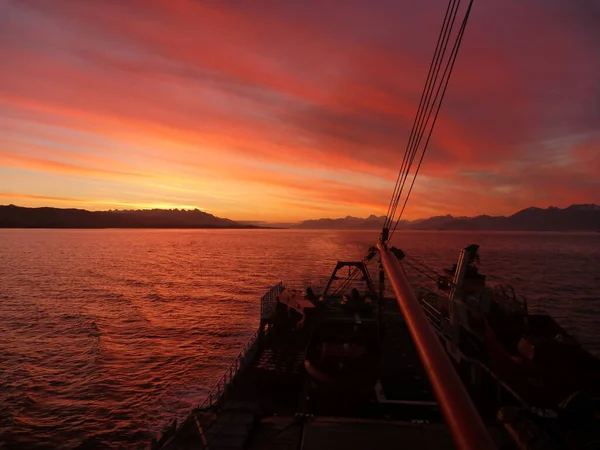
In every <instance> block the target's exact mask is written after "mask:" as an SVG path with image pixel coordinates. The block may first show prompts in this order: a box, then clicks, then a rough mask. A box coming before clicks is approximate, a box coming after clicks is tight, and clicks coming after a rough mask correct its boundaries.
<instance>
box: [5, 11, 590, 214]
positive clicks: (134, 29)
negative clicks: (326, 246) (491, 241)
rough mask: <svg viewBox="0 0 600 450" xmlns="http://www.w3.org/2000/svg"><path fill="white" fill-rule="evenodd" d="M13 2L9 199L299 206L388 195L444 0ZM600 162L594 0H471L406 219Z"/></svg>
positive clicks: (374, 206) (583, 184) (583, 199)
mask: <svg viewBox="0 0 600 450" xmlns="http://www.w3.org/2000/svg"><path fill="white" fill-rule="evenodd" d="M465 3H466V2H465ZM417 4H418V6H417ZM0 8H1V9H2V14H0V58H1V61H2V67H1V70H0V204H9V203H14V204H17V205H22V206H57V207H77V208H87V209H93V210H103V209H113V208H119V209H127V208H152V207H165V208H196V207H197V208H200V209H203V210H206V211H208V212H210V213H213V214H215V215H218V216H221V217H228V218H231V219H237V220H244V219H246V220H262V219H264V220H299V219H309V218H317V217H339V216H345V215H348V214H350V215H355V216H362V217H365V216H367V215H369V214H372V213H375V214H384V213H385V212H386V210H387V205H388V203H389V199H390V195H391V192H392V189H393V185H394V180H395V176H396V173H397V171H398V169H399V167H400V163H401V161H402V156H403V152H404V148H405V146H406V142H407V139H408V134H409V131H410V126H411V124H412V120H413V116H414V114H415V111H416V107H417V105H418V100H419V96H420V93H421V89H422V86H423V83H424V81H425V76H426V74H427V69H428V66H429V62H430V59H431V56H432V53H433V49H434V47H435V42H436V39H437V35H438V30H439V27H440V25H441V22H442V19H443V15H444V12H445V8H446V1H441V0H440V1H434V0H427V1H422V2H415V1H408V0H407V1H400V0H389V1H387V0H383V1H354V0H327V1H308V0H257V1H250V0H246V1H242V0H212V1H199V0H194V1H177V0H172V1H166V0H163V1H151V0H122V1H100V0H72V1H56V0H54V1H47V0H39V1H38V0H14V1H10V0H0ZM599 180H600V3H599V2H598V1H597V0H590V1H585V0H579V1H568V0H528V1H523V0H475V5H474V9H473V12H472V14H471V18H470V22H469V25H468V28H467V31H466V35H465V38H464V41H463V46H462V48H461V53H460V54H459V56H458V61H457V64H456V67H455V71H454V74H453V78H452V80H451V82H450V87H449V90H448V94H447V97H446V100H445V103H444V105H443V107H442V112H441V116H440V118H439V120H438V123H437V127H436V130H435V132H434V136H433V140H432V143H431V145H430V148H429V150H428V152H427V156H426V157H425V162H424V165H423V167H422V169H421V174H420V176H419V179H418V180H417V183H416V185H415V191H414V193H413V196H412V197H411V202H410V204H409V207H408V209H407V211H406V213H405V217H406V218H412V219H415V218H419V217H426V216H431V215H436V214H446V213H452V214H458V215H476V214H484V213H486V214H510V213H513V212H515V211H517V210H518V209H521V208H524V207H527V206H532V205H535V206H541V207H547V206H550V205H556V206H561V207H564V206H567V205H569V204H571V203H591V202H596V203H600V181H599Z"/></svg>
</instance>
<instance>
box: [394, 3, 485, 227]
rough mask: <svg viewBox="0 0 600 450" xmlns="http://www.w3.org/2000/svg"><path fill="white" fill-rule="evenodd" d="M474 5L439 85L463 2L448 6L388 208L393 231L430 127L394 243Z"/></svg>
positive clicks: (466, 15)
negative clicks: (413, 167)
mask: <svg viewBox="0 0 600 450" xmlns="http://www.w3.org/2000/svg"><path fill="white" fill-rule="evenodd" d="M472 4H473V0H471V1H470V2H469V5H468V7H467V11H466V13H465V16H464V18H463V21H462V24H461V26H460V29H459V31H458V34H457V36H456V38H455V41H454V44H453V46H452V50H451V51H450V56H449V57H448V59H447V61H446V64H445V68H444V71H443V74H442V76H441V80H440V81H439V83H438V76H439V73H440V70H441V66H442V63H443V61H444V58H445V54H446V50H447V46H448V42H449V40H450V36H451V34H452V30H453V28H454V23H455V20H456V15H457V11H458V9H459V7H460V0H458V1H457V0H450V1H449V3H448V8H447V10H446V15H445V17H444V22H443V26H442V29H441V31H440V35H439V36H438V43H437V46H436V51H435V53H434V57H433V60H432V63H431V65H430V69H429V73H428V77H427V80H426V83H425V86H424V89H423V92H422V95H421V100H420V102H419V108H418V110H417V114H416V117H415V120H414V122H413V128H412V130H411V133H410V136H409V142H408V144H407V148H406V150H405V154H404V158H403V161H402V165H401V168H400V171H399V173H398V177H397V180H396V185H395V187H394V191H393V193H392V198H391V200H390V205H389V207H388V214H387V216H386V220H385V224H384V228H389V227H390V226H391V224H392V223H393V222H394V219H396V217H395V216H396V212H397V209H398V206H399V204H400V200H401V197H402V193H403V191H404V188H405V186H406V182H407V179H408V176H409V175H410V171H411V168H412V165H413V162H414V159H415V157H416V156H417V153H418V152H419V147H420V145H421V141H422V138H423V136H424V135H425V132H426V130H427V128H428V127H429V132H428V133H427V137H426V139H425V143H424V146H423V148H422V149H421V155H420V158H419V161H418V164H417V168H416V170H415V172H414V174H413V178H412V181H411V184H410V186H409V189H408V191H407V193H406V196H405V199H404V203H403V205H402V208H401V210H400V214H399V215H398V217H397V219H396V223H395V225H394V228H393V229H392V232H391V234H390V236H389V238H390V239H391V237H392V236H393V233H394V231H395V230H396V229H397V227H398V225H399V223H400V219H401V218H402V214H403V213H404V210H405V208H406V205H407V203H408V199H409V197H410V194H411V193H412V189H413V186H414V182H415V180H416V177H417V174H418V172H419V169H420V167H421V164H422V162H423V158H424V156H425V152H426V150H427V147H428V144H429V141H430V139H431V135H432V133H433V128H434V127H435V123H436V121H437V117H438V114H439V111H440V108H441V105H442V102H443V99H444V96H445V93H446V90H447V87H448V83H449V81H450V76H451V74H452V71H453V69H454V63H455V61H456V57H457V55H458V50H459V48H460V45H461V42H462V38H463V35H464V31H465V28H466V24H467V21H468V18H469V15H470V12H471V7H472ZM436 85H437V89H435V87H436ZM434 90H435V95H434V96H433V97H432V95H433V92H434ZM440 94H441V95H440ZM438 98H439V101H438ZM436 105H437V108H436ZM434 109H435V114H434V115H433V121H432V122H431V124H430V120H431V116H432V113H433V111H434Z"/></svg>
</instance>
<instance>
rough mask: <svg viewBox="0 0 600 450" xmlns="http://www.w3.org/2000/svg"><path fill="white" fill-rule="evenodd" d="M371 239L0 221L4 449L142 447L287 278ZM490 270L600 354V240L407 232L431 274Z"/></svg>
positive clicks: (189, 402)
mask: <svg viewBox="0 0 600 450" xmlns="http://www.w3.org/2000/svg"><path fill="white" fill-rule="evenodd" d="M376 238H377V233H375V232H350V231H291V230H244V231H232V230H217V231H215V230H210V231H208V230H206V231H205V230H192V231H190V230H177V231H173V230H149V231H146V230H144V231H140V230H1V231H0V405H1V407H0V448H11V449H12V448H31V449H34V448H40V449H41V448H57V449H58V448H65V449H76V448H145V445H146V443H147V441H148V439H149V438H150V437H151V436H152V435H153V434H154V433H156V432H157V431H159V430H160V429H161V428H162V427H163V426H164V425H165V424H166V423H167V421H168V420H170V419H172V418H174V417H182V416H184V415H185V414H186V413H187V412H188V411H189V409H190V408H191V407H192V406H193V405H195V404H197V403H199V402H200V401H201V400H202V399H203V398H204V395H205V394H206V392H207V391H208V390H209V389H210V388H211V387H212V385H213V383H214V382H216V380H217V379H218V378H219V376H220V375H221V372H222V371H223V370H224V369H225V367H227V365H228V362H229V361H230V359H231V358H232V357H233V356H235V355H236V354H237V352H238V350H239V347H240V345H241V344H242V343H244V342H245V341H246V339H247V338H248V336H249V335H250V334H251V333H252V332H253V331H254V329H255V327H256V326H257V323H258V311H259V302H258V299H259V297H260V295H261V294H262V293H263V292H264V291H265V290H266V289H267V288H268V287H270V286H271V285H272V284H274V283H275V282H277V281H279V280H286V279H291V280H295V281H314V280H315V279H320V278H322V277H323V276H325V277H327V275H329V274H330V272H331V270H332V269H333V265H334V264H335V262H336V260H337V259H360V258H362V257H363V256H364V254H365V252H366V250H367V248H368V247H369V246H370V245H373V244H374V242H375V240H376ZM471 243H477V244H480V245H481V246H482V248H481V258H482V272H484V273H486V274H488V276H489V278H488V279H489V280H490V281H491V282H508V283H511V284H513V285H514V286H515V288H516V289H517V290H518V291H519V292H520V293H522V294H524V295H526V296H527V297H528V299H529V305H530V307H531V308H533V309H544V310H547V311H548V312H550V313H552V314H553V315H554V316H555V317H556V318H557V319H558V320H559V322H560V323H561V324H563V325H564V326H565V327H566V328H568V329H569V330H570V331H572V332H573V333H575V334H576V336H578V337H579V339H580V340H581V342H583V343H584V345H585V346H586V347H587V348H588V349H590V350H591V351H592V352H594V353H595V354H597V355H599V356H600V263H599V261H600V234H598V233H591V234H567V233H489V232H486V233H473V232H407V233H404V234H402V235H400V234H397V235H396V236H395V237H394V244H395V245H398V246H399V247H401V248H403V249H404V250H406V251H407V252H408V253H409V254H410V255H412V256H414V257H416V258H418V259H420V260H423V261H425V262H426V263H427V265H429V266H430V267H432V268H434V269H436V270H441V269H442V268H444V267H447V266H450V265H451V264H452V263H453V262H454V261H455V259H456V257H457V255H458V251H459V250H460V249H461V248H462V247H464V246H465V245H468V244H471Z"/></svg>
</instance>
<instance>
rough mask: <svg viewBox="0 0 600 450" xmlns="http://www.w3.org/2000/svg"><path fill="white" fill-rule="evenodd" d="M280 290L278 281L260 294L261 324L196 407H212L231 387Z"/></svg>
mask: <svg viewBox="0 0 600 450" xmlns="http://www.w3.org/2000/svg"><path fill="white" fill-rule="evenodd" d="M282 290H283V283H282V282H279V283H277V284H276V285H275V286H273V287H272V288H271V289H269V290H268V291H267V292H266V293H265V295H263V296H262V298H261V299H260V318H261V325H260V326H259V327H258V328H257V329H256V330H255V331H254V333H252V336H250V339H248V341H247V342H246V344H245V345H244V347H243V348H242V350H241V351H240V353H238V355H237V356H236V357H235V358H234V359H233V361H232V362H231V364H230V365H229V367H228V368H227V369H226V370H225V373H224V374H223V375H222V376H221V378H219V381H217V384H216V385H215V387H213V388H212V389H211V390H210V392H209V393H208V395H207V396H206V398H205V399H204V401H203V402H202V403H200V404H199V405H198V406H197V408H199V409H209V408H212V407H214V406H215V405H216V404H217V403H218V402H219V401H220V400H221V399H222V398H223V395H225V394H226V392H227V391H228V390H229V389H230V388H231V385H232V383H233V380H234V378H235V376H236V375H237V374H238V373H239V371H240V370H242V369H244V368H245V367H246V366H247V363H248V362H249V361H251V360H252V358H253V357H254V353H255V352H256V350H257V348H258V344H259V341H260V338H261V337H262V336H263V335H264V332H265V331H266V330H267V329H268V327H269V325H263V323H262V321H263V320H265V319H270V318H271V317H272V315H273V314H274V312H275V305H276V303H277V296H278V295H279V294H280V293H281V291H282Z"/></svg>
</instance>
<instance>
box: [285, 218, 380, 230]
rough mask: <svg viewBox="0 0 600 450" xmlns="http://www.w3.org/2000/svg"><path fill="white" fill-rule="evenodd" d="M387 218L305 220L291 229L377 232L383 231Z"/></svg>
mask: <svg viewBox="0 0 600 450" xmlns="http://www.w3.org/2000/svg"><path fill="white" fill-rule="evenodd" d="M384 222H385V216H375V215H370V216H369V217H367V218H366V219H360V218H358V217H352V216H346V217H343V218H341V219H314V220H305V221H304V222H300V223H298V224H295V225H293V226H292V227H291V228H302V229H313V230H318V229H330V230H377V229H381V227H382V226H383V224H384Z"/></svg>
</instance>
